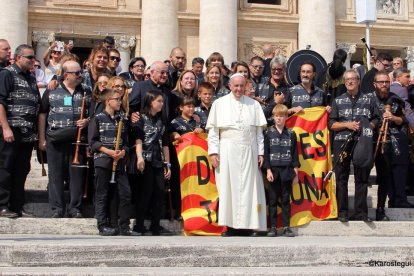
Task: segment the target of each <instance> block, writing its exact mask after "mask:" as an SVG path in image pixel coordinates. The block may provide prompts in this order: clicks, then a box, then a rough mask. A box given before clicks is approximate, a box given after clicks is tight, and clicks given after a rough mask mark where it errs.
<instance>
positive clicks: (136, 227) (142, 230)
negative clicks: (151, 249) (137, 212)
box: [132, 225, 150, 236]
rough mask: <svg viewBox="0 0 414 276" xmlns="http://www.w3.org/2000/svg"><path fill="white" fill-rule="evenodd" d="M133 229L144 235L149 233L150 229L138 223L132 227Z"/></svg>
mask: <svg viewBox="0 0 414 276" xmlns="http://www.w3.org/2000/svg"><path fill="white" fill-rule="evenodd" d="M132 231H134V232H137V233H139V234H141V235H142V236H144V235H145V234H147V233H149V232H148V229H147V228H145V226H144V227H138V226H136V225H135V226H134V227H133V228H132ZM149 236H150V235H149Z"/></svg>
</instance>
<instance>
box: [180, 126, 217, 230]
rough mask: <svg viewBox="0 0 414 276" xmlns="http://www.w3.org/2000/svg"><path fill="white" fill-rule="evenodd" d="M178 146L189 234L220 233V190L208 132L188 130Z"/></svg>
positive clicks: (184, 214) (185, 224)
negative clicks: (218, 190) (208, 148)
mask: <svg viewBox="0 0 414 276" xmlns="http://www.w3.org/2000/svg"><path fill="white" fill-rule="evenodd" d="M181 138H182V140H183V141H182V142H181V143H179V144H178V145H177V146H176V150H177V156H178V161H179V163H180V183H181V206H182V207H181V215H182V217H183V220H184V233H185V235H220V233H221V232H222V231H223V227H221V226H218V225H217V221H218V216H217V210H218V192H217V187H216V180H215V178H214V172H213V169H212V166H211V162H210V158H209V156H208V151H207V135H206V134H205V133H201V134H195V133H187V134H184V135H182V136H181Z"/></svg>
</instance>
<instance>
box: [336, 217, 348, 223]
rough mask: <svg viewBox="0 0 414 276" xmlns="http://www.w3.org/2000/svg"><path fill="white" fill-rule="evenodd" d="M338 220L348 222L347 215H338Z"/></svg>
mask: <svg viewBox="0 0 414 276" xmlns="http://www.w3.org/2000/svg"><path fill="white" fill-rule="evenodd" d="M338 220H339V221H340V222H348V221H349V218H348V217H346V216H339V217H338Z"/></svg>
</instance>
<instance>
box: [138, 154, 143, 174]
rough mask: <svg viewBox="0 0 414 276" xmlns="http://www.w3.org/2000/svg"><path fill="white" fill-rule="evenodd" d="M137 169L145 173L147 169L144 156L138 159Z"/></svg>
mask: <svg viewBox="0 0 414 276" xmlns="http://www.w3.org/2000/svg"><path fill="white" fill-rule="evenodd" d="M137 168H138V170H139V171H140V172H141V173H142V172H144V169H145V161H144V158H143V157H142V156H138V159H137Z"/></svg>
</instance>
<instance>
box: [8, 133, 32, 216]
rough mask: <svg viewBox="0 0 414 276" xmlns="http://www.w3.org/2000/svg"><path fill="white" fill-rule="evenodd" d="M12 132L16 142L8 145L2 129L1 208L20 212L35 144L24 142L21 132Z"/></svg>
mask: <svg viewBox="0 0 414 276" xmlns="http://www.w3.org/2000/svg"><path fill="white" fill-rule="evenodd" d="M12 130H13V135H14V139H15V140H14V142H12V143H7V142H6V141H4V138H3V131H2V128H1V127H0V208H1V209H3V208H10V209H11V210H12V211H14V212H20V211H22V209H23V205H24V184H25V182H26V178H27V175H28V174H29V171H30V158H31V156H32V152H33V147H34V142H29V143H24V142H22V141H21V134H20V130H19V129H17V128H13V129H12Z"/></svg>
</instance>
